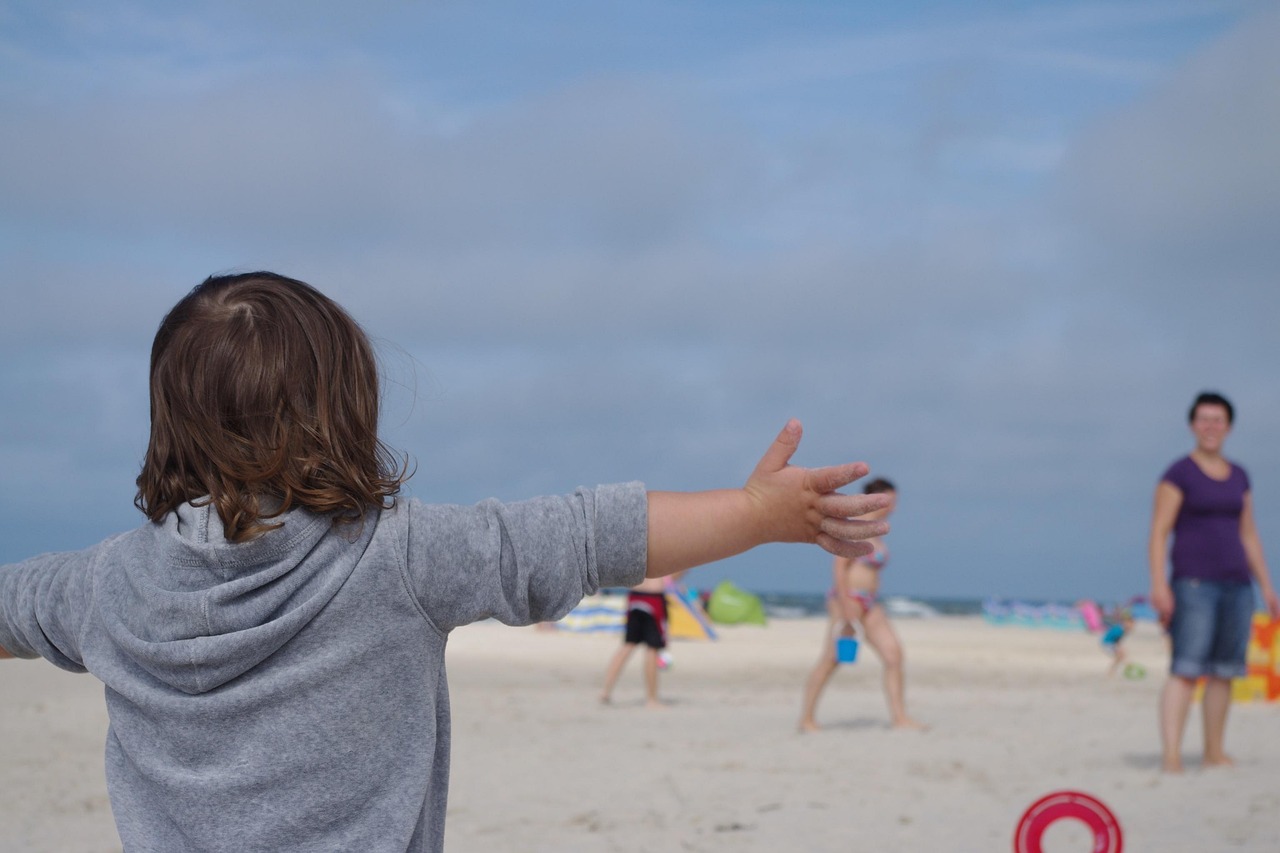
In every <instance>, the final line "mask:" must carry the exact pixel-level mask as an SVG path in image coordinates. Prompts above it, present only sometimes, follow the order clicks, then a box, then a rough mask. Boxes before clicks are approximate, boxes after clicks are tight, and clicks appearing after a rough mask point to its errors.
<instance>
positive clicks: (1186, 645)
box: [1148, 392, 1280, 773]
mask: <svg viewBox="0 0 1280 853" xmlns="http://www.w3.org/2000/svg"><path fill="white" fill-rule="evenodd" d="M1233 417H1234V410H1233V409H1232V407H1231V403H1229V402H1228V401H1227V400H1226V398H1225V397H1223V396H1221V395H1219V394H1214V393H1207V392H1206V393H1204V394H1201V395H1200V396H1199V397H1197V398H1196V401H1195V403H1193V404H1192V406H1191V412H1190V415H1189V416H1188V420H1189V421H1190V423H1191V432H1192V434H1193V435H1194V436H1195V439H1196V448H1195V450H1193V451H1191V454H1190V455H1188V456H1184V457H1183V458H1182V459H1179V460H1178V461H1177V462H1175V463H1173V464H1172V465H1171V466H1169V470H1167V471H1165V473H1164V476H1163V477H1161V478H1160V484H1159V485H1158V486H1156V500H1155V511H1154V512H1153V514H1152V518H1151V540H1150V543H1149V545H1148V556H1149V559H1150V563H1151V604H1152V606H1153V607H1154V608H1155V610H1156V612H1157V613H1158V614H1159V615H1160V621H1161V623H1162V624H1163V625H1164V626H1165V627H1166V628H1167V629H1168V631H1169V636H1170V639H1171V640H1172V643H1173V661H1172V663H1171V665H1170V677H1169V680H1168V681H1167V682H1166V683H1165V686H1164V690H1163V691H1162V693H1161V695H1160V739H1161V744H1162V745H1163V748H1164V769H1165V771H1166V772H1168V773H1180V772H1182V733H1183V730H1184V729H1185V728H1186V725H1187V712H1188V710H1189V709H1190V707H1191V698H1192V695H1193V694H1194V693H1195V684H1196V680H1197V679H1198V678H1200V677H1201V676H1205V677H1206V678H1207V679H1208V680H1207V683H1206V685H1205V691H1204V715H1203V716H1204V764H1205V766H1212V765H1220V764H1231V763H1232V762H1231V759H1230V757H1228V756H1227V754H1226V752H1224V751H1223V735H1224V733H1225V731H1226V726H1227V709H1228V708H1229V707H1230V705H1231V679H1233V678H1238V677H1240V676H1243V675H1244V674H1245V653H1246V651H1247V650H1248V646H1249V633H1250V630H1251V625H1252V621H1253V609H1254V600H1253V587H1252V585H1251V581H1255V580H1256V581H1257V582H1258V588H1259V590H1260V591H1261V592H1262V597H1263V600H1264V601H1265V602H1266V604H1267V609H1268V610H1270V611H1271V615H1272V617H1274V618H1280V601H1278V600H1277V598H1276V593H1275V590H1274V589H1273V588H1272V587H1271V578H1270V576H1269V575H1268V573H1267V563H1266V560H1265V559H1264V558H1263V556H1262V541H1261V540H1260V539H1259V538H1258V528H1257V525H1256V524H1255V523H1254V519H1253V495H1252V493H1251V492H1250V489H1249V475H1248V474H1246V473H1245V471H1244V469H1243V468H1241V467H1240V466H1239V465H1236V464H1235V463H1233V462H1231V461H1230V460H1228V459H1227V458H1226V457H1224V456H1223V455H1222V445H1223V442H1225V441H1226V438H1227V435H1228V433H1230V432H1231V422H1232V418H1233ZM1170 534H1172V535H1173V548H1172V549H1170V548H1169V547H1168V546H1169V536H1170ZM1167 561H1171V562H1172V564H1173V572H1172V577H1171V578H1170V579H1166V577H1165V565H1166V562H1167Z"/></svg>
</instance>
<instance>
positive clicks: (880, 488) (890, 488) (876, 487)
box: [862, 477, 898, 495]
mask: <svg viewBox="0 0 1280 853" xmlns="http://www.w3.org/2000/svg"><path fill="white" fill-rule="evenodd" d="M896 491H898V489H897V487H895V486H894V485H893V483H890V482H889V481H888V480H886V479H885V478H884V477H876V478H875V479H874V480H872V481H871V482H870V483H867V484H866V485H865V486H863V487H862V493H863V494H864V495H878V494H880V493H882V492H896Z"/></svg>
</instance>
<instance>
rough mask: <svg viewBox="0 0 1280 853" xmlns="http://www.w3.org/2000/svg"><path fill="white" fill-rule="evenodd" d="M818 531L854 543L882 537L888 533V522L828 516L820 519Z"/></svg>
mask: <svg viewBox="0 0 1280 853" xmlns="http://www.w3.org/2000/svg"><path fill="white" fill-rule="evenodd" d="M818 529H819V530H821V531H822V532H823V533H825V534H827V535H828V536H831V537H833V538H835V539H844V540H846V541H849V542H854V541H857V540H859V539H873V538H875V537H876V536H884V535H885V534H887V533H888V532H889V522H887V521H859V520H857V519H853V518H831V517H830V516H828V517H826V518H824V519H822V522H821V524H819V525H818Z"/></svg>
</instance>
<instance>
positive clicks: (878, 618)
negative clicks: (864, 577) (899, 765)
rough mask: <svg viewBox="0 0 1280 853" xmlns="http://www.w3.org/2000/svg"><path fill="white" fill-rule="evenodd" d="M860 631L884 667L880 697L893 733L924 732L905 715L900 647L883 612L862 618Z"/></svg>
mask: <svg viewBox="0 0 1280 853" xmlns="http://www.w3.org/2000/svg"><path fill="white" fill-rule="evenodd" d="M862 627H863V628H864V629H866V632H867V642H868V643H870V644H871V648H873V649H875V652H876V654H877V655H879V656H880V661H881V663H883V664H884V695H885V699H886V700H887V701H888V703H889V716H890V719H891V720H892V723H893V727H894V728H896V729H921V730H923V729H927V728H928V726H926V725H925V724H923V723H921V722H918V721H916V720H913V719H912V718H911V717H909V716H908V715H907V701H906V685H905V681H906V677H905V675H904V673H903V654H902V643H901V641H899V640H898V635H897V633H896V632H895V631H894V630H893V623H891V622H890V621H889V615H888V614H887V613H885V612H884V608H883V607H880V606H876V607H873V608H871V612H870V613H867V614H865V615H863V617H862Z"/></svg>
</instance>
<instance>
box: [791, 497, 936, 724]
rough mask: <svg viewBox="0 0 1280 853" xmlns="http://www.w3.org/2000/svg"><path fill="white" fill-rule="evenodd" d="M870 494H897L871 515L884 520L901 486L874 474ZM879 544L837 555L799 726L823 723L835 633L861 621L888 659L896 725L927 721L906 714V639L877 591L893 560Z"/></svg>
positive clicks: (887, 688) (847, 633)
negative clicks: (862, 553)
mask: <svg viewBox="0 0 1280 853" xmlns="http://www.w3.org/2000/svg"><path fill="white" fill-rule="evenodd" d="M863 491H864V492H865V493H866V494H869V495H870V494H879V493H884V494H888V495H890V496H892V497H893V498H894V501H893V503H891V504H889V506H887V507H885V508H884V509H881V510H877V511H876V512H874V513H871V514H870V515H867V516H865V517H866V518H867V519H875V520H877V521H878V520H880V519H884V518H888V517H889V515H890V514H891V513H892V512H893V509H894V507H895V506H896V505H897V491H896V490H895V489H894V487H893V484H892V483H890V482H889V481H888V480H885V479H883V478H880V479H876V480H872V481H871V482H870V483H867V485H866V487H865V488H864V489H863ZM869 541H870V542H871V544H872V545H874V546H875V552H874V553H872V554H870V555H868V556H866V557H860V558H858V559H856V560H850V559H846V558H844V557H836V558H835V562H834V563H833V564H832V568H831V571H832V574H833V575H834V578H833V581H834V583H833V584H832V587H831V590H830V591H829V592H828V593H827V613H828V615H829V617H830V618H829V620H828V623H827V632H826V637H825V638H824V640H823V643H822V653H821V654H820V655H819V656H818V662H817V663H816V664H815V665H814V667H813V671H812V672H811V673H809V680H808V681H807V682H806V683H805V688H804V708H803V710H802V712H801V715H800V731H801V732H816V731H818V730H819V729H820V728H821V726H819V725H818V721H817V720H816V719H815V717H814V714H815V712H816V711H817V707H818V699H819V698H820V697H821V696H822V691H823V690H824V689H825V688H826V686H827V682H829V681H830V680H831V676H832V675H833V674H834V673H835V671H836V667H837V666H838V665H839V664H838V663H837V661H836V638H837V637H852V636H853V635H854V632H855V625H856V624H861V625H862V633H863V636H864V637H865V638H866V641H867V643H868V644H870V646H871V648H872V649H874V650H875V652H876V655H877V656H879V658H880V661H881V663H882V664H883V665H884V692H885V698H886V699H887V700H888V702H889V715H890V717H891V719H892V723H893V727H894V728H898V729H925V728H927V726H925V725H923V724H921V723H919V722H917V721H915V720H913V719H912V718H911V717H909V716H907V706H906V700H905V698H904V695H903V694H904V687H903V674H902V673H903V668H902V643H901V642H900V641H899V640H898V635H897V633H896V632H895V631H894V630H893V625H892V624H891V623H890V622H889V615H888V614H887V613H886V612H885V609H884V606H883V605H881V604H880V602H879V597H878V595H877V593H878V591H879V588H880V572H881V571H882V570H883V569H884V566H885V564H886V563H887V562H888V561H889V551H888V548H887V546H886V545H885V542H884V539H883V538H879V539H872V540H869Z"/></svg>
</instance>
